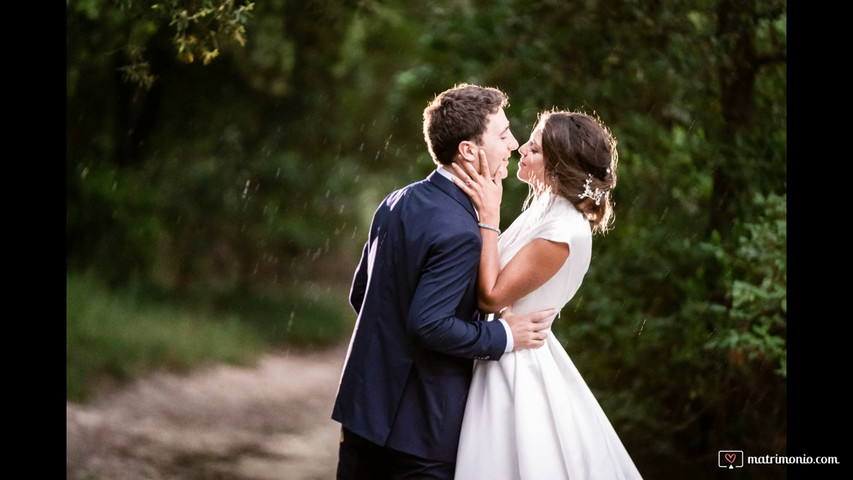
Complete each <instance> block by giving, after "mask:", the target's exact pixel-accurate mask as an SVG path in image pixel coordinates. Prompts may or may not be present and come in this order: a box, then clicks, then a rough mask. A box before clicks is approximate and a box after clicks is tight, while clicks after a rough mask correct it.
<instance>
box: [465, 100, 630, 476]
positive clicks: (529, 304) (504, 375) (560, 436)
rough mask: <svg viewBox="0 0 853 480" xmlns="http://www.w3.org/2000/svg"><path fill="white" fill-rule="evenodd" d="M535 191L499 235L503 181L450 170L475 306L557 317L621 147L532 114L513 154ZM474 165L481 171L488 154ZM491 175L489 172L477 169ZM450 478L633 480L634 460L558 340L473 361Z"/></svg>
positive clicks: (592, 128) (593, 122)
mask: <svg viewBox="0 0 853 480" xmlns="http://www.w3.org/2000/svg"><path fill="white" fill-rule="evenodd" d="M518 151H519V153H520V154H521V159H520V161H519V165H518V173H517V176H518V178H519V180H521V181H523V182H525V183H527V184H528V185H529V187H530V193H529V195H528V198H527V200H526V201H525V203H524V209H523V211H522V213H521V214H520V215H519V216H518V218H516V219H515V221H513V222H512V224H511V225H510V226H509V228H507V230H506V231H505V232H503V233H502V234H501V233H500V231H499V229H498V228H497V227H498V226H499V224H500V201H501V195H502V191H503V189H502V186H501V178H503V177H505V176H506V172H505V171H504V172H502V173H503V175H501V174H500V173H499V174H498V175H497V178H495V179H491V178H488V177H487V176H483V175H480V174H478V173H477V171H476V169H475V168H474V166H473V165H471V164H468V163H466V164H465V165H464V166H460V165H458V164H454V166H453V168H454V173H455V175H456V177H457V178H456V179H454V181H455V182H456V184H457V185H459V187H460V188H462V190H463V191H464V192H465V193H466V194H467V195H468V196H469V197H470V198H471V201H472V202H473V203H474V206H475V207H476V209H477V211H478V212H479V215H480V226H481V227H482V228H481V233H482V236H483V247H482V248H483V249H482V256H481V259H480V267H479V283H478V297H479V302H480V308H481V309H482V310H483V311H485V312H492V313H498V312H501V311H502V310H503V309H504V308H511V309H512V311H513V312H515V313H525V312H533V311H536V310H541V309H545V308H554V309H555V311H556V312H559V311H560V310H561V309H562V308H563V307H564V306H565V305H566V304H567V303H568V302H569V301H570V300H571V299H572V297H573V296H574V294H575V292H577V290H578V288H579V287H580V286H581V282H582V281H583V277H584V275H585V274H586V272H587V269H588V268H589V263H590V257H591V252H592V236H593V235H594V234H597V233H601V234H604V233H606V232H607V231H608V230H609V229H610V227H611V223H612V218H613V217H612V216H613V204H612V201H611V198H610V192H611V191H612V189H613V187H614V186H615V185H616V167H617V159H618V155H617V152H616V140H615V139H614V138H613V136H612V134H611V132H610V130H609V129H608V128H607V127H606V126H605V125H604V124H603V123H601V122H600V121H599V120H598V119H597V118H594V117H592V116H590V115H587V114H585V113H582V112H569V111H561V110H551V111H546V112H542V113H540V114H539V118H538V121H537V123H536V126H535V127H534V130H533V132H532V133H531V135H530V139H529V140H528V141H527V143H525V144H524V145H522V146H521V147H519V149H518ZM479 159H480V161H481V162H483V164H485V163H486V158H485V153H484V152H482V151H480V154H479ZM482 171H483V172H488V171H489V170H488V168H485V169H483V170H482ZM455 478H456V479H457V480H478V479H489V480H544V479H547V480H559V479H571V480H579V479H607V480H611V479H638V478H641V477H640V474H639V472H638V471H637V468H636V467H635V466H634V463H633V461H632V460H631V457H630V456H629V454H628V452H627V451H626V450H625V447H624V446H623V445H622V442H621V441H620V439H619V437H618V435H617V433H616V431H615V430H614V429H613V426H612V425H611V424H610V422H609V420H608V419H607V417H606V415H605V414H604V412H603V410H602V409H601V406H600V405H599V403H598V401H597V400H596V399H595V397H594V396H593V394H592V392H591V391H590V389H589V387H588V386H587V385H586V383H585V382H584V380H583V378H582V377H581V375H580V373H579V372H578V370H577V369H576V368H575V366H574V364H573V363H572V361H571V359H570V358H569V356H568V354H567V353H566V350H565V349H563V347H562V345H561V344H560V342H559V340H557V338H555V337H554V334H553V333H550V332H549V334H548V338H547V339H546V342H545V345H544V346H543V347H541V348H537V349H527V350H519V351H516V352H512V353H507V354H505V355H504V356H503V357H502V358H501V359H500V361H479V360H478V361H475V364H474V377H473V380H472V383H471V388H470V391H469V394H468V402H467V404H466V409H465V416H464V419H463V423H462V433H461V435H460V439H459V449H458V453H457V466H456V477H455Z"/></svg>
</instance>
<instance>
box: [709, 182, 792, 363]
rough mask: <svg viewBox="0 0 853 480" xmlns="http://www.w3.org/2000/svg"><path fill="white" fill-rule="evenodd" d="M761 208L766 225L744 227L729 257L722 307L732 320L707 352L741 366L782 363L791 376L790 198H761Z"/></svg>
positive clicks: (776, 196) (710, 342) (759, 201)
mask: <svg viewBox="0 0 853 480" xmlns="http://www.w3.org/2000/svg"><path fill="white" fill-rule="evenodd" d="M755 205H756V207H757V208H759V209H763V210H764V212H765V213H764V215H763V217H762V219H761V221H760V222H755V223H747V224H745V225H744V226H743V230H744V233H743V235H741V236H740V237H739V239H738V248H737V251H736V253H735V255H733V256H732V257H726V258H728V260H729V261H728V262H727V263H729V266H728V272H729V273H728V277H729V282H730V286H729V288H728V292H727V295H726V300H727V303H726V304H724V305H718V306H717V307H718V308H719V309H721V310H722V311H726V312H727V313H728V317H729V321H728V322H727V323H726V325H725V326H723V327H722V328H720V330H718V331H717V332H715V334H714V336H713V337H712V338H711V339H710V340H709V341H708V342H707V343H706V348H708V349H718V348H719V349H722V350H727V351H729V352H730V355H731V356H732V358H733V359H734V360H735V361H737V362H738V363H744V362H748V361H749V362H755V363H761V364H764V363H767V364H776V365H777V368H776V370H775V371H776V373H778V374H779V375H780V376H782V377H787V355H786V342H785V339H786V330H787V328H786V327H787V310H788V309H787V284H788V275H787V268H786V266H787V256H786V248H785V247H786V245H787V199H786V197H785V196H781V197H780V196H778V195H768V196H766V197H765V196H763V195H761V194H757V195H756V196H755ZM715 251H716V252H717V254H718V255H720V256H723V255H724V253H723V252H722V251H721V249H719V247H715Z"/></svg>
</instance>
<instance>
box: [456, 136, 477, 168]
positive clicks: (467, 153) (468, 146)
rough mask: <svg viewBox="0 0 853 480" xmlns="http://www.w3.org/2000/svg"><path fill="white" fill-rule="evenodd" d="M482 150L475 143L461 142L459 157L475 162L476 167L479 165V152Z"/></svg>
mask: <svg viewBox="0 0 853 480" xmlns="http://www.w3.org/2000/svg"><path fill="white" fill-rule="evenodd" d="M479 150H480V147H478V146H477V145H476V144H475V143H474V142H472V141H469V140H465V141H463V142H459V156H460V157H462V159H463V160H466V161H468V162H473V163H474V167H477V166H478V165H479V162H480V159H479V158H478V157H477V152H478V151H479Z"/></svg>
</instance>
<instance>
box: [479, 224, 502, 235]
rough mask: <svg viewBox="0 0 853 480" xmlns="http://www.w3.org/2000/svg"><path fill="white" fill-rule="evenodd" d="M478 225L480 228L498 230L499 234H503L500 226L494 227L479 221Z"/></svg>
mask: <svg viewBox="0 0 853 480" xmlns="http://www.w3.org/2000/svg"><path fill="white" fill-rule="evenodd" d="M477 226H479V227H480V228H485V229H488V230H494V231H496V232H498V235H500V234H501V229H500V228H498V227H493V226H491V225H486V224H485V223H477Z"/></svg>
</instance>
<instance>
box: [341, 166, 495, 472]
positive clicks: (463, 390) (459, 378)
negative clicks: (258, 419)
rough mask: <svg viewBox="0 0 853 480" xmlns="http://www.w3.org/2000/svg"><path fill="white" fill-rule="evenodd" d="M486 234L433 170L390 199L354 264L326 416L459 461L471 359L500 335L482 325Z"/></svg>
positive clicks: (407, 448)
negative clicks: (348, 331) (342, 358)
mask: <svg viewBox="0 0 853 480" xmlns="http://www.w3.org/2000/svg"><path fill="white" fill-rule="evenodd" d="M481 246H482V237H481V234H480V230H479V228H478V226H477V217H476V213H475V211H474V208H473V207H472V205H471V201H470V200H469V199H468V197H467V196H466V195H465V194H464V193H463V192H462V191H461V190H460V189H459V188H458V187H457V186H456V185H454V184H453V183H452V182H451V181H450V180H448V179H447V178H444V177H443V176H441V175H440V174H439V173H438V172H433V173H431V174H430V175H429V176H428V177H427V178H426V179H425V180H422V181H419V182H416V183H413V184H411V185H409V186H406V187H404V188H402V189H400V190H397V191H395V192H393V193H391V194H390V195H388V196H387V197H386V198H385V199H384V200H383V202H382V204H381V205H380V206H379V207H378V208H377V210H376V212H375V213H374V216H373V221H372V223H371V226H370V234H369V237H368V240H367V242H366V243H365V245H364V250H363V252H362V256H361V261H360V262H359V265H358V267H357V268H356V271H355V275H354V277H353V282H352V289H351V291H350V303H351V305H352V307H353V308H354V309H355V311H356V313H358V318H357V320H356V325H355V329H354V332H353V336H352V339H351V341H350V346H349V351H348V352H347V358H346V362H345V364H344V369H343V374H342V376H341V381H340V385H339V388H338V394H337V398H336V400H335V405H334V409H333V412H332V418H333V419H334V420H336V421H338V422H340V423H341V424H342V425H343V426H344V427H345V428H347V429H348V430H350V431H352V432H354V433H356V434H357V435H360V436H362V437H364V438H366V439H367V440H370V441H371V442H374V443H376V444H378V445H384V446H386V447H389V448H392V449H395V450H399V451H402V452H405V453H409V454H412V455H416V456H419V457H422V458H426V459H431V460H441V461H450V462H452V461H455V460H456V448H457V446H458V443H459V431H460V428H461V424H462V414H463V413H464V409H465V402H466V400H467V397H468V387H469V384H470V382H471V373H472V367H473V359H474V358H480V359H493V360H497V359H498V358H500V357H501V356H502V355H503V353H504V350H505V348H506V345H507V338H506V335H507V334H506V330H505V329H504V326H503V325H502V324H501V323H500V322H497V321H493V322H486V321H481V320H480V315H479V313H478V311H477V297H476V281H477V268H478V264H479V259H480V249H481Z"/></svg>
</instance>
